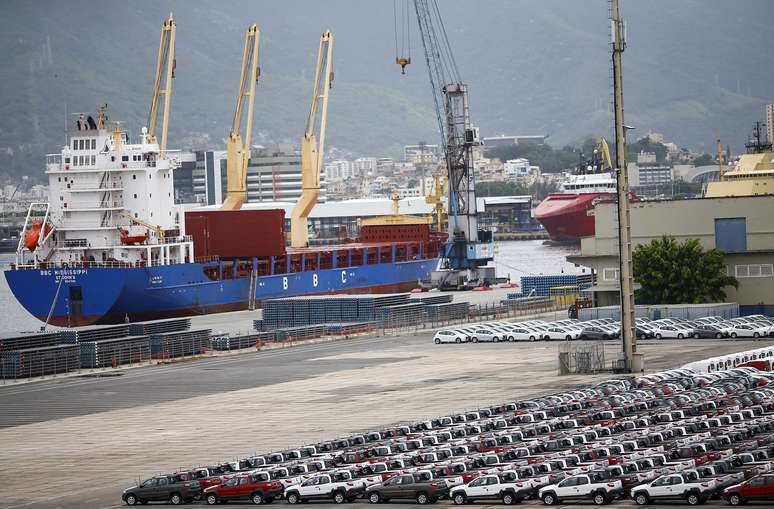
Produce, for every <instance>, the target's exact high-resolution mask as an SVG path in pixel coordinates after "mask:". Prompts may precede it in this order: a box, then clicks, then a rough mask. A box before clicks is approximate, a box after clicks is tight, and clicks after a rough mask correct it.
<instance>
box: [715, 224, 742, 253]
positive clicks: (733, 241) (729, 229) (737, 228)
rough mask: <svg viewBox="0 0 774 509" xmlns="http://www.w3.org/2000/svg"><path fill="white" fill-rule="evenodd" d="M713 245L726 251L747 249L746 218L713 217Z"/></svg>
mask: <svg viewBox="0 0 774 509" xmlns="http://www.w3.org/2000/svg"><path fill="white" fill-rule="evenodd" d="M715 247H716V248H718V249H719V250H721V251H726V252H741V251H747V219H746V218H744V217H732V218H717V219H715Z"/></svg>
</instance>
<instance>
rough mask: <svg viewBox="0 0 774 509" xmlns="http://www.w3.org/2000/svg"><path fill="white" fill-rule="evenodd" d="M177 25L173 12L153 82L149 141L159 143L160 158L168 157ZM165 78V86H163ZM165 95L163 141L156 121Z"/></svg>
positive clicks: (163, 34) (165, 27) (163, 35)
mask: <svg viewBox="0 0 774 509" xmlns="http://www.w3.org/2000/svg"><path fill="white" fill-rule="evenodd" d="M176 30H177V25H175V20H174V18H173V16H172V13H170V14H169V18H168V19H167V20H166V21H164V24H163V25H162V27H161V42H160V43H159V56H158V58H157V60H156V80H155V82H154V84H153V100H151V108H150V112H149V114H148V134H147V141H148V143H158V144H159V158H162V159H163V158H165V157H166V151H167V132H168V124H169V101H170V99H171V98H172V79H173V78H174V77H175V65H176V62H175V31H176ZM162 79H163V86H162ZM162 95H163V96H164V113H163V114H162V119H161V142H159V141H158V140H157V138H156V123H157V121H158V115H159V103H160V102H161V96H162Z"/></svg>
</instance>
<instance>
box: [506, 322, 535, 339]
mask: <svg viewBox="0 0 774 509" xmlns="http://www.w3.org/2000/svg"><path fill="white" fill-rule="evenodd" d="M508 334H509V336H510V337H512V338H513V339H514V340H515V341H537V340H538V339H540V338H541V337H542V335H541V333H540V332H538V331H536V330H534V329H530V328H529V327H522V326H519V325H518V324H517V325H515V326H514V327H511V328H510V332H509V333H508Z"/></svg>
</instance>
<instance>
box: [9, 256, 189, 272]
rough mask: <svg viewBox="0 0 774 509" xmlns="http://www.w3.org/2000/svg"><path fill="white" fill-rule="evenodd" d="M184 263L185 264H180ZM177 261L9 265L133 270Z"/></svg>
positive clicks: (12, 264) (13, 267)
mask: <svg viewBox="0 0 774 509" xmlns="http://www.w3.org/2000/svg"><path fill="white" fill-rule="evenodd" d="M182 263H186V262H182ZM180 264H181V262H178V261H177V260H167V262H166V263H164V262H162V261H161V260H158V259H155V258H154V259H153V260H151V261H147V260H138V261H136V262H124V261H119V260H107V261H71V262H40V261H38V262H31V263H11V265H10V267H11V269H12V270H14V269H56V270H60V269H61V270H65V269H133V268H145V267H161V266H165V265H180Z"/></svg>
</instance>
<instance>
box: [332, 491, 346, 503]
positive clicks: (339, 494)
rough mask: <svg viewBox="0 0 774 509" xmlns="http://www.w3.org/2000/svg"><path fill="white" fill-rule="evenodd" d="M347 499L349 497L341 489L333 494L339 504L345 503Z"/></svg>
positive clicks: (334, 499)
mask: <svg viewBox="0 0 774 509" xmlns="http://www.w3.org/2000/svg"><path fill="white" fill-rule="evenodd" d="M346 500H347V497H345V496H344V493H343V492H341V491H337V492H336V493H334V494H333V501H334V502H336V503H337V504H343V503H344V502H345V501H346Z"/></svg>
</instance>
